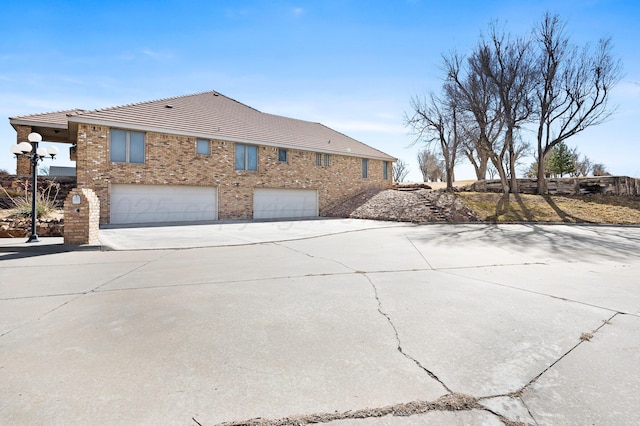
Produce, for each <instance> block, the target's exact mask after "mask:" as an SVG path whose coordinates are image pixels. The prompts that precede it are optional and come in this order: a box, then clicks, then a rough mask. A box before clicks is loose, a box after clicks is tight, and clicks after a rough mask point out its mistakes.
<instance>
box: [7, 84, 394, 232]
mask: <svg viewBox="0 0 640 426" xmlns="http://www.w3.org/2000/svg"><path fill="white" fill-rule="evenodd" d="M10 123H11V125H12V126H13V127H14V128H15V130H16V132H17V141H18V142H22V141H26V140H27V135H28V134H29V133H30V132H32V131H33V132H38V133H40V134H41V135H42V136H43V140H44V141H47V142H59V143H66V144H70V148H69V149H70V156H71V159H72V160H75V161H76V175H77V180H78V187H81V188H90V189H93V190H94V191H95V193H96V194H97V196H98V198H99V199H100V223H101V224H109V223H111V224H124V223H144V222H176V221H200V220H202V221H204V220H225V219H251V218H256V219H259V218H293V217H312V216H319V215H322V214H323V212H325V211H326V210H327V209H329V208H331V207H333V206H335V205H337V204H339V203H341V202H343V201H344V200H346V199H348V198H351V197H353V196H354V195H356V194H358V193H360V192H362V191H365V190H367V189H372V188H389V187H391V185H392V176H391V169H392V163H393V162H394V161H395V160H396V159H395V158H393V157H391V156H389V155H387V154H385V153H383V152H381V151H378V150H376V149H374V148H372V147H370V146H368V145H365V144H363V143H361V142H358V141H356V140H355V139H352V138H350V137H348V136H346V135H344V134H342V133H340V132H337V131H335V130H332V129H330V128H328V127H326V126H324V125H322V124H320V123H312V122H308V121H303V120H297V119H293V118H287V117H282V116H277V115H272V114H266V113H263V112H260V111H258V110H256V109H254V108H251V107H249V106H247V105H244V104H242V103H240V102H237V101H235V100H233V99H231V98H228V97H226V96H223V95H221V94H219V93H217V92H213V91H211V92H203V93H197V94H193V95H187V96H179V97H174V98H168V99H161V100H156V101H150V102H141V103H136V104H130V105H124V106H118V107H113V108H105V109H100V110H92V111H86V110H69V111H61V112H54V113H47V114H34V115H28V116H22V117H13V118H10ZM17 162H18V163H17V174H19V175H20V174H28V173H29V171H30V165H29V163H28V161H25V160H24V159H18V160H17Z"/></svg>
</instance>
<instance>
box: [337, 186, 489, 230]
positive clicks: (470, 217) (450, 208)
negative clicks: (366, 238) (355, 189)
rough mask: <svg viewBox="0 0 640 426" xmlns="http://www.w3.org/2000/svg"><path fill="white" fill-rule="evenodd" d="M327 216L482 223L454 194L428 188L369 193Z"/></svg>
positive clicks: (359, 196)
mask: <svg viewBox="0 0 640 426" xmlns="http://www.w3.org/2000/svg"><path fill="white" fill-rule="evenodd" d="M325 215H326V216H331V217H345V218H346V217H349V218H353V219H374V220H390V221H398V222H415V223H421V222H475V221H478V220H479V218H478V217H477V216H476V215H475V213H473V212H472V211H471V210H469V209H468V208H467V207H466V206H465V205H464V203H462V202H461V201H460V200H458V199H457V197H456V196H455V194H452V193H448V192H445V191H433V190H428V189H415V190H413V191H407V190H395V189H388V190H383V191H367V192H364V193H362V194H359V195H358V196H356V197H353V198H352V199H350V200H348V201H346V202H345V203H343V204H341V205H340V206H336V207H334V208H333V209H331V210H329V211H328V212H325Z"/></svg>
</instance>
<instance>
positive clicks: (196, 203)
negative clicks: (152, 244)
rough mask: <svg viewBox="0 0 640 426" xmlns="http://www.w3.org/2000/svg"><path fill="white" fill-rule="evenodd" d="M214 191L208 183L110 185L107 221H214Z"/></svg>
mask: <svg viewBox="0 0 640 426" xmlns="http://www.w3.org/2000/svg"><path fill="white" fill-rule="evenodd" d="M217 218H218V191H217V188H214V187H208V186H182V185H111V223H113V224H124V223H149V222H185V221H198V220H216V219H217Z"/></svg>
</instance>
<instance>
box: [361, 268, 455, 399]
mask: <svg viewBox="0 0 640 426" xmlns="http://www.w3.org/2000/svg"><path fill="white" fill-rule="evenodd" d="M362 275H363V276H364V277H365V278H366V279H367V281H369V284H371V288H372V289H373V293H374V296H375V298H376V302H377V303H378V312H379V313H380V315H382V316H383V317H385V318H386V319H387V322H388V323H389V325H391V328H393V332H394V334H395V338H396V342H398V346H397V349H398V352H400V353H401V354H402V355H403V356H404V357H405V358H407V359H408V360H410V361H413V363H415V364H416V365H417V366H418V367H419V368H420V369H421V370H423V371H424V372H425V373H427V374H428V375H429V377H431V378H432V379H434V380H436V381H437V382H438V383H440V384H441V385H442V387H443V388H445V390H446V391H447V392H449V393H450V394H453V393H454V392H453V391H452V390H451V389H449V387H448V386H447V385H446V384H444V382H443V381H442V380H440V379H439V378H438V376H436V375H435V374H434V373H433V372H432V371H430V370H429V369H427V368H426V367H425V366H424V365H422V364H421V363H420V361H418V360H417V359H415V358H414V357H412V356H411V355H409V354H407V353H406V352H405V351H404V349H402V342H401V341H400V335H399V334H398V329H397V328H396V325H395V324H394V323H393V321H392V320H391V317H390V316H389V314H387V313H386V312H384V311H383V310H382V301H381V300H380V296H379V295H378V288H377V287H376V285H375V284H374V283H373V281H372V280H371V278H370V277H369V276H368V275H367V274H366V273H362Z"/></svg>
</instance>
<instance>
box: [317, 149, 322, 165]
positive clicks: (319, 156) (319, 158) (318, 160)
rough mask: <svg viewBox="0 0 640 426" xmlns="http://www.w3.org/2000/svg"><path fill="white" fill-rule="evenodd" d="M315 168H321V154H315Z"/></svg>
mask: <svg viewBox="0 0 640 426" xmlns="http://www.w3.org/2000/svg"><path fill="white" fill-rule="evenodd" d="M316 166H322V154H320V153H319V152H316Z"/></svg>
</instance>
